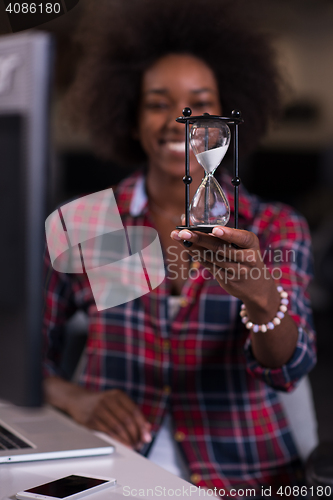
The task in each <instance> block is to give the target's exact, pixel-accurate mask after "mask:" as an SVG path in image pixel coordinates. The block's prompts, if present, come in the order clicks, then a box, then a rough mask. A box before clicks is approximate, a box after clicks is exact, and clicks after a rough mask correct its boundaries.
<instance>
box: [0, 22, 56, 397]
mask: <svg viewBox="0 0 333 500" xmlns="http://www.w3.org/2000/svg"><path fill="white" fill-rule="evenodd" d="M52 54H53V50H52V39H51V37H50V35H48V34H46V33H42V32H26V33H24V34H19V35H6V36H1V37H0V228H1V238H0V399H5V400H8V401H10V402H13V403H15V404H17V405H23V406H39V405H40V404H41V402H42V376H41V350H42V345H41V344H42V340H41V323H42V261H43V249H44V242H45V236H44V235H45V230H44V224H45V219H46V186H47V166H48V162H49V147H48V146H49V137H48V136H49V134H48V130H49V90H50V81H51V69H52V59H53V58H52Z"/></svg>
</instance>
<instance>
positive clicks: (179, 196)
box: [146, 168, 204, 214]
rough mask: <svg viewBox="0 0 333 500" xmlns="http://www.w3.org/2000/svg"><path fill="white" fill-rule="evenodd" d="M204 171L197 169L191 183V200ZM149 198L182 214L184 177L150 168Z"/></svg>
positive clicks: (147, 183) (172, 211)
mask: <svg viewBox="0 0 333 500" xmlns="http://www.w3.org/2000/svg"><path fill="white" fill-rule="evenodd" d="M203 177H204V172H203V171H202V172H201V171H197V172H196V173H195V175H194V176H192V178H193V182H192V184H191V185H190V200H191V199H192V198H193V196H194V193H195V192H196V190H197V188H198V186H199V184H200V182H201V180H202V178H203ZM146 190H147V195H148V199H149V200H151V201H152V202H153V203H155V205H158V206H159V207H160V208H162V209H164V210H167V211H168V212H170V213H174V214H182V213H184V210H185V205H184V203H185V186H184V183H183V177H182V176H181V177H178V176H175V175H170V174H168V173H166V172H161V171H157V170H156V169H152V168H150V169H149V170H148V174H147V178H146Z"/></svg>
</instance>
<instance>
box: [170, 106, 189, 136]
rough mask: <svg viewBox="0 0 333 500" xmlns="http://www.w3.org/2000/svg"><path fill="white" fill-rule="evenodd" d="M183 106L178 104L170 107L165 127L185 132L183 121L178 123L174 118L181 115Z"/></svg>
mask: <svg viewBox="0 0 333 500" xmlns="http://www.w3.org/2000/svg"><path fill="white" fill-rule="evenodd" d="M184 107H185V106H183V107H182V106H181V105H179V104H177V105H175V106H172V107H170V111H169V114H168V118H167V127H168V129H172V130H173V131H175V132H176V131H177V132H178V133H179V134H184V133H185V127H184V124H183V123H178V122H177V121H176V118H178V117H179V116H182V111H183V109H184Z"/></svg>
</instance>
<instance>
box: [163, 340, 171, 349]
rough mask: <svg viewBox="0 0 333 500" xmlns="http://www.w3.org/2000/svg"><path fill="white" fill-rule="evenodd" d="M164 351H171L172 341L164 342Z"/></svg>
mask: <svg viewBox="0 0 333 500" xmlns="http://www.w3.org/2000/svg"><path fill="white" fill-rule="evenodd" d="M163 349H165V350H166V351H168V350H169V349H170V340H163Z"/></svg>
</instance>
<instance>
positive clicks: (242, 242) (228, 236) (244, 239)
mask: <svg viewBox="0 0 333 500" xmlns="http://www.w3.org/2000/svg"><path fill="white" fill-rule="evenodd" d="M212 233H213V235H214V236H216V237H217V238H219V239H222V240H223V241H224V242H225V243H233V244H235V245H237V246H238V247H240V248H254V247H255V246H256V243H257V237H256V235H255V234H254V233H252V232H251V231H245V230H244V229H233V228H231V227H222V226H216V227H214V229H213V231H212Z"/></svg>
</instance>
